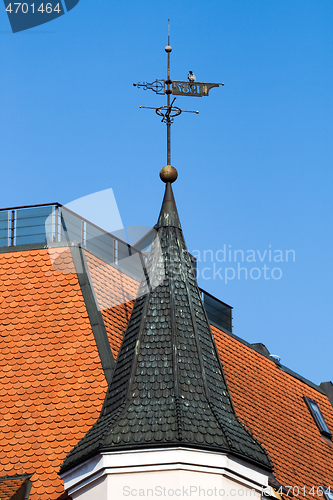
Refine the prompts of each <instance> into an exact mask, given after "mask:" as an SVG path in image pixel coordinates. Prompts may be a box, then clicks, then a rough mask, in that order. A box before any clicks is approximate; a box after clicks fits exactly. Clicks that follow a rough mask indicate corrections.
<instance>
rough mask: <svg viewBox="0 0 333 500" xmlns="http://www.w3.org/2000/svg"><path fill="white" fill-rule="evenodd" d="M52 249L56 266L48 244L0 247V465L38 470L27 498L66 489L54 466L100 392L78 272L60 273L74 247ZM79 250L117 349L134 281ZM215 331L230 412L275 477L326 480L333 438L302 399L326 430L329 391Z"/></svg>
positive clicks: (85, 425)
mask: <svg viewBox="0 0 333 500" xmlns="http://www.w3.org/2000/svg"><path fill="white" fill-rule="evenodd" d="M52 251H53V252H54V254H55V255H56V256H57V265H58V267H57V269H58V270H57V271H56V270H54V269H53V268H52V265H51V262H50V259H49V254H48V251H47V250H35V251H29V252H28V251H27V252H15V253H8V254H0V270H1V273H0V319H1V321H0V322H1V325H2V326H1V330H0V339H1V344H0V359H1V366H0V376H1V380H2V385H1V387H0V397H1V403H0V405H2V406H1V411H2V417H3V418H2V419H1V420H0V438H1V442H2V443H3V446H2V447H1V451H0V463H1V465H2V469H3V474H7V473H8V474H12V475H13V474H15V473H20V474H22V473H23V472H29V473H32V472H35V471H36V472H35V473H34V475H33V477H32V480H33V481H34V486H33V488H32V492H31V496H30V498H32V500H37V499H38V500H39V499H41V500H60V496H61V495H63V499H66V498H67V497H66V495H65V494H64V493H63V483H62V481H61V480H60V479H59V477H58V475H57V472H58V470H59V468H60V465H61V463H62V461H63V459H64V457H65V455H66V454H67V452H68V451H69V450H70V449H71V448H72V447H73V446H74V444H76V443H77V442H78V441H79V439H80V438H81V437H82V436H83V435H84V434H85V433H86V431H87V430H88V429H89V428H90V427H91V425H92V424H93V423H94V422H95V421H96V419H97V417H98V415H99V411H100V408H101V405H102V403H103V399H104V394H105V392H106V382H105V377H104V374H103V371H102V368H101V364H100V361H99V357H98V352H97V349H96V343H95V341H94V337H93V334H92V331H91V327H90V324H89V321H88V316H87V313H86V309H85V305H84V301H83V298H82V294H81V291H80V287H79V284H78V280H77V276H76V275H75V273H74V272H73V274H68V273H67V274H62V273H61V272H59V269H60V268H66V267H67V270H68V266H69V265H71V266H72V258H71V254H70V252H69V251H68V250H66V249H65V250H64V249H54V250H52ZM86 259H87V263H88V267H89V271H90V275H91V278H92V282H93V286H94V289H95V293H96V297H97V300H98V303H99V307H100V309H101V312H102V316H103V320H104V323H105V327H106V330H107V333H108V337H109V340H110V345H111V349H112V352H113V354H114V356H115V357H116V356H117V354H118V351H119V347H120V344H121V341H122V336H123V333H124V331H125V329H126V325H127V322H128V319H129V316H130V313H131V310H132V306H133V301H132V298H133V297H134V295H135V293H136V290H137V286H138V283H137V282H136V281H134V280H132V279H131V278H129V277H127V276H125V275H123V274H121V273H120V272H119V271H118V270H117V269H116V268H114V267H112V266H109V265H107V264H105V263H104V262H102V261H101V260H99V259H97V258H96V257H94V256H92V255H91V254H90V253H88V252H86ZM72 270H73V271H74V267H73V266H72ZM11 277H13V278H14V280H12V279H11ZM110 297H113V300H114V302H113V303H111V302H110ZM212 330H213V333H214V336H215V339H216V343H217V346H218V350H219V354H220V357H221V359H222V363H223V366H224V371H225V375H226V379H227V382H228V385H229V389H230V393H231V396H232V399H233V403H234V406H235V409H236V412H237V414H238V415H239V417H240V419H241V420H242V421H243V422H244V423H245V425H246V426H247V427H248V428H249V429H250V430H251V431H252V432H253V434H254V435H255V436H256V437H257V438H258V439H259V440H260V441H261V442H262V444H263V445H264V446H265V448H266V449H267V451H268V452H269V454H270V456H271V458H272V460H273V462H274V464H275V476H276V478H277V479H278V480H279V481H280V483H282V484H284V485H288V484H290V485H295V486H299V487H300V488H301V487H303V486H305V487H306V491H307V492H308V491H309V489H310V487H311V486H315V488H317V486H319V485H320V484H325V485H330V486H331V487H333V484H330V482H331V481H332V477H333V465H332V464H333V460H332V459H333V444H332V443H330V442H329V441H328V440H325V439H324V438H322V437H321V435H320V433H319V430H318V428H317V426H316V424H315V423H314V420H313V418H312V417H311V415H310V413H309V411H308V409H307V407H306V405H305V403H304V400H303V396H308V397H309V398H311V399H314V400H315V401H317V402H318V404H319V406H320V408H321V411H322V413H323V414H324V417H325V420H326V422H327V424H328V426H329V428H330V429H331V430H333V408H332V406H331V405H330V403H329V401H328V399H327V397H326V396H325V395H324V394H322V393H321V392H319V391H317V390H316V389H314V388H313V387H311V386H309V385H307V384H305V383H304V382H302V381H301V380H299V379H297V378H295V377H293V376H292V375H290V374H289V373H286V372H284V371H283V370H281V369H279V368H278V366H277V364H276V363H275V362H274V361H271V360H270V359H268V358H267V357H265V356H263V355H261V354H260V353H258V352H257V351H255V350H254V349H251V348H250V347H249V346H247V345H245V344H244V343H242V342H240V341H238V340H236V339H235V338H233V337H231V336H229V335H227V334H224V333H223V332H222V331H220V330H218V329H217V328H215V327H212ZM281 450H283V452H282V451H281ZM302 497H303V498H307V499H310V498H311V499H312V496H311V495H309V494H307V495H305V497H304V496H303V492H302ZM0 498H1V495H0ZM63 499H61V500H63Z"/></svg>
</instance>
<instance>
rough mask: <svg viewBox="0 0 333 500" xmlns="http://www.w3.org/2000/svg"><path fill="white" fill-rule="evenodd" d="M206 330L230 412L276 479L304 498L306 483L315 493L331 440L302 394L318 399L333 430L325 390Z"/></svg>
mask: <svg viewBox="0 0 333 500" xmlns="http://www.w3.org/2000/svg"><path fill="white" fill-rule="evenodd" d="M212 330H213V333H214V337H215V340H216V344H217V347H218V351H219V354H220V357H221V360H222V364H223V368H224V372H225V375H226V378H227V382H228V386H229V390H230V393H231V397H232V400H233V403H234V406H235V409H236V413H237V414H238V416H239V417H240V419H241V420H242V421H243V423H244V424H245V425H246V427H247V428H248V429H249V430H251V431H252V433H253V434H254V436H255V437H256V438H257V439H259V441H260V442H261V443H262V444H263V445H264V446H265V448H266V450H267V451H268V453H269V455H270V457H271V460H272V461H273V463H274V475H275V477H276V478H277V479H278V481H279V482H280V483H282V484H283V485H285V486H295V487H299V489H300V493H299V496H301V497H302V498H307V499H310V498H312V499H313V498H314V497H313V495H311V493H309V492H310V491H311V488H312V486H314V488H315V491H316V493H317V487H318V486H321V485H324V486H329V485H330V486H331V488H332V487H333V443H332V442H331V441H330V440H328V439H326V438H323V437H322V436H321V434H320V432H319V429H318V427H317V425H316V424H315V422H314V419H313V418H312V416H311V414H310V412H309V410H308V408H307V406H306V403H305V401H304V400H303V397H305V396H306V397H309V398H311V399H313V400H315V401H316V402H317V403H318V405H319V407H320V409H321V411H322V414H323V416H324V418H325V421H326V423H327V425H328V427H329V429H330V430H331V431H333V407H332V406H331V404H330V402H329V401H328V398H327V396H326V395H325V394H322V392H320V391H318V390H316V389H315V388H313V387H311V386H310V385H308V384H306V383H304V382H303V381H302V380H299V379H298V378H296V377H294V376H292V375H290V374H289V373H286V372H285V371H283V369H281V368H279V366H278V365H277V364H276V362H274V361H273V360H270V359H268V358H267V357H266V356H263V355H262V354H260V353H259V352H257V351H256V350H254V349H252V348H251V347H248V346H247V345H245V344H244V343H243V342H240V341H238V340H236V339H235V338H233V337H232V336H230V335H227V334H225V333H223V332H221V330H218V329H217V328H215V327H212ZM304 488H305V489H304ZM294 491H295V496H297V495H296V493H297V489H295V490H294ZM304 493H305V494H304Z"/></svg>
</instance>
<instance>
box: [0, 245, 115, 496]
mask: <svg viewBox="0 0 333 500" xmlns="http://www.w3.org/2000/svg"><path fill="white" fill-rule="evenodd" d="M53 252H58V254H59V257H58V264H59V265H58V266H57V267H58V269H59V268H61V265H62V264H63V266H64V268H65V267H66V268H67V271H68V266H71V265H72V260H71V259H72V258H71V253H70V251H69V250H68V249H65V250H64V249H59V250H53ZM0 269H1V273H0V294H1V295H0V297H1V298H0V301H1V303H0V308H1V309H0V324H1V326H0V338H1V342H0V380H1V385H0V413H1V419H0V442H1V447H0V473H1V475H3V476H4V475H6V474H10V475H14V474H16V473H19V474H22V473H29V474H33V476H32V481H33V487H32V491H31V495H30V498H31V499H32V500H40V499H41V498H43V499H45V500H55V499H57V498H58V497H59V495H60V494H61V493H63V483H62V481H61V479H60V478H59V476H58V474H57V471H58V469H59V466H60V464H61V463H62V461H63V459H64V458H65V456H66V454H67V453H68V451H69V450H70V449H71V448H72V447H73V446H74V444H76V443H77V442H78V441H79V439H80V438H81V437H82V436H84V434H85V433H86V432H87V430H88V429H89V428H90V427H91V425H92V424H93V423H94V422H95V421H96V419H97V417H98V415H99V412H100V409H101V407H102V403H103V400H104V396H105V392H106V388H107V384H106V381H105V377H104V373H103V370H102V366H101V362H100V359H99V357H98V352H97V349H96V343H95V339H94V336H93V333H92V330H91V326H90V323H89V320H88V316H87V312H86V308H85V304H84V301H83V298H82V294H81V291H80V287H79V284H78V278H77V276H76V275H75V274H74V273H68V272H67V273H66V274H63V273H61V272H60V271H59V270H55V269H54V268H53V267H52V264H51V261H50V257H49V252H48V250H47V249H45V250H34V251H25V252H24V251H22V252H10V253H2V254H0ZM73 270H74V268H73ZM0 498H1V497H0Z"/></svg>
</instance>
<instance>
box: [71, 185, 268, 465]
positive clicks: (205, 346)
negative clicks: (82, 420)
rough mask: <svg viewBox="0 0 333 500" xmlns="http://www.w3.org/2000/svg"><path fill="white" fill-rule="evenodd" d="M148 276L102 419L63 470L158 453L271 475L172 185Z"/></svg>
mask: <svg viewBox="0 0 333 500" xmlns="http://www.w3.org/2000/svg"><path fill="white" fill-rule="evenodd" d="M147 273H148V275H147V277H145V278H144V279H143V281H142V282H141V284H140V287H139V293H138V298H137V299H136V302H135V304H134V308H133V311H132V315H131V318H130V321H129V323H128V327H127V330H126V333H125V337H124V341H123V343H122V346H121V349H120V352H119V355H118V359H117V365H116V369H115V372H114V376H113V379H112V382H111V384H110V386H109V389H108V393H107V396H106V399H105V403H104V407H103V410H102V412H101V416H100V418H99V420H98V421H97V423H96V424H95V425H94V426H93V427H92V429H91V430H90V431H89V432H88V433H87V435H86V436H85V437H84V438H83V439H82V440H81V441H80V443H79V444H78V445H77V446H76V447H74V449H73V450H72V451H71V452H70V454H69V455H68V456H67V458H66V460H65V461H64V464H63V466H62V471H65V470H67V469H69V468H71V467H73V466H74V465H76V464H77V463H79V462H82V461H84V460H85V459H87V458H88V457H90V456H93V455H94V454H96V453H98V452H100V451H113V450H120V449H129V448H130V449H136V448H140V447H141V448H142V447H145V448H148V447H149V448H151V447H154V446H157V447H161V446H187V447H195V448H204V449H209V450H215V451H221V452H222V451H223V452H226V453H231V454H233V455H236V456H238V457H241V458H243V459H246V460H248V461H251V462H252V463H255V464H256V465H259V466H261V467H264V468H266V469H269V470H270V469H271V462H270V460H269V457H268V455H267V453H266V451H265V450H264V449H263V447H262V446H261V445H260V443H259V442H258V441H257V440H256V439H255V438H254V437H253V436H252V435H251V434H250V433H249V432H248V431H247V430H246V429H245V427H244V425H243V424H241V422H240V421H239V420H238V419H237V417H236V414H235V412H234V409H233V406H232V402H231V399H230V395H229V392H228V388H227V385H226V382H225V378H224V374H223V370H222V367H221V364H220V361H219V358H218V354H217V351H216V346H215V343H214V340H213V335H212V333H211V330H210V327H209V323H208V320H207V316H206V313H205V310H204V306H203V304H202V301H201V297H200V292H199V289H198V286H197V283H196V280H195V277H194V275H193V273H192V265H191V261H190V257H189V254H188V251H187V249H186V245H185V242H184V238H183V235H182V231H181V228H180V222H179V218H178V214H177V209H176V205H175V202H174V198H173V193H172V188H171V184H170V183H168V184H167V185H166V192H165V196H164V200H163V205H162V209H161V214H160V217H159V221H158V225H157V235H156V236H155V239H154V241H153V244H152V249H151V252H150V255H149V258H148V263H147ZM148 277H149V278H148Z"/></svg>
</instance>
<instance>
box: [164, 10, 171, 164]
mask: <svg viewBox="0 0 333 500" xmlns="http://www.w3.org/2000/svg"><path fill="white" fill-rule="evenodd" d="M171 50H172V48H171V47H170V19H168V45H167V47H165V51H166V52H167V54H168V79H167V82H166V83H167V91H166V94H167V106H168V111H167V123H166V126H167V165H171V118H170V114H171V109H170V94H171V90H170V83H171V80H170V53H171Z"/></svg>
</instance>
